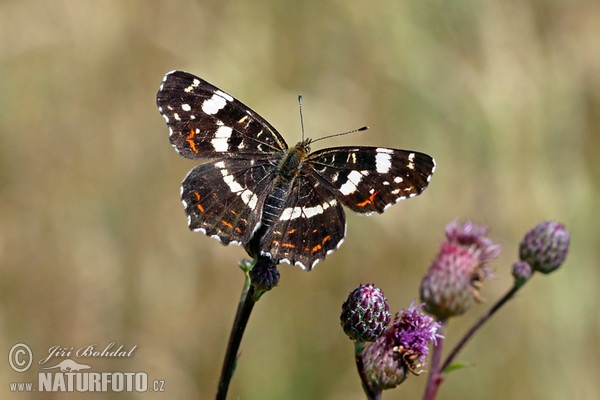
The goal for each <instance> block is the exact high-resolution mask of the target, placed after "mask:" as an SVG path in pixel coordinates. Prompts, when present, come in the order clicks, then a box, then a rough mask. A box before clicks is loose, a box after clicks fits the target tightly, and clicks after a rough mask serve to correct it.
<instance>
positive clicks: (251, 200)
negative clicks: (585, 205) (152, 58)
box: [157, 71, 435, 270]
mask: <svg viewBox="0 0 600 400" xmlns="http://www.w3.org/2000/svg"><path fill="white" fill-rule="evenodd" d="M157 104H158V107H159V110H160V112H161V114H162V115H163V117H164V118H165V120H166V121H167V125H168V127H169V131H170V141H171V144H172V145H173V147H174V148H175V149H176V150H177V151H178V152H179V153H180V154H181V155H183V156H184V157H187V158H191V159H206V160H208V161H207V162H205V163H203V164H200V165H198V166H197V167H195V168H193V169H192V170H191V171H190V172H189V173H188V175H187V176H186V178H185V179H184V181H183V183H182V188H181V199H182V202H183V204H184V207H185V212H186V214H187V216H188V225H189V227H190V229H192V230H194V231H200V232H203V233H205V234H206V235H208V236H210V237H213V238H216V239H218V240H219V241H220V242H221V243H223V244H225V245H228V244H237V245H242V246H244V247H245V248H246V250H248V251H249V253H251V255H253V256H256V255H261V256H264V257H269V258H271V259H272V260H273V261H274V262H275V263H279V262H285V263H289V264H296V265H299V266H300V267H302V268H303V269H306V270H310V269H312V267H313V266H314V265H315V264H316V263H317V262H319V261H322V260H323V259H324V258H325V257H326V256H327V255H328V254H330V253H332V252H333V251H335V250H336V249H337V248H338V247H339V246H340V245H341V243H342V242H343V240H344V237H345V234H346V219H345V214H344V209H343V207H342V205H345V206H347V207H348V208H350V209H351V210H352V211H355V212H358V213H362V214H372V213H382V212H383V211H384V210H385V209H386V208H387V207H389V206H390V205H392V204H395V203H396V202H398V201H399V200H402V199H405V198H409V197H413V196H416V195H418V194H420V193H421V192H422V191H423V190H424V189H425V187H427V184H428V183H429V180H430V178H431V175H432V173H433V171H434V168H435V162H434V161H433V159H432V158H431V157H430V156H428V155H426V154H423V153H419V152H413V151H406V150H397V149H389V148H383V147H361V146H354V147H353V146H347V147H333V148H327V149H323V150H318V151H315V152H312V153H311V151H310V144H311V141H310V139H306V140H303V141H301V142H299V143H298V144H296V145H295V146H293V147H291V148H288V146H287V144H286V143H285V141H284V140H283V138H282V137H281V135H280V134H279V133H278V132H277V131H276V130H275V128H273V127H272V126H271V125H270V124H269V123H268V122H267V121H266V120H264V119H263V118H262V117H260V116H259V115H258V114H256V113H255V112H254V111H252V110H251V109H250V108H248V107H247V106H245V105H244V104H242V103H241V102H239V101H238V100H236V99H235V98H233V97H232V96H230V95H228V94H227V93H225V92H223V91H221V90H220V89H218V88H217V87H215V86H213V85H211V84H210V83H208V82H206V81H203V80H202V79H200V78H198V77H196V76H194V75H192V74H189V73H186V72H182V71H173V72H170V73H168V74H167V75H166V76H165V78H164V79H163V83H162V85H161V88H160V90H159V92H158V95H157ZM252 253H258V254H252Z"/></svg>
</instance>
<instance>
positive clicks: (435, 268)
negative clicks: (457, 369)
mask: <svg viewBox="0 0 600 400" xmlns="http://www.w3.org/2000/svg"><path fill="white" fill-rule="evenodd" d="M486 231H487V228H486V227H485V226H483V225H475V224H473V223H472V222H466V223H464V224H459V223H458V222H456V221H453V222H451V223H449V224H448V225H447V226H446V241H444V242H442V244H441V248H440V252H439V253H438V255H437V258H436V259H435V260H434V262H433V264H432V265H431V267H430V268H429V271H428V272H427V274H426V275H425V277H424V278H423V281H422V282H421V287H420V295H421V301H423V302H424V303H425V310H426V311H427V312H429V313H430V314H432V315H434V316H436V317H437V318H438V319H439V320H443V319H446V318H449V317H452V316H456V315H460V314H463V313H464V312H465V311H467V309H468V308H469V307H470V306H471V304H472V303H473V301H474V300H477V301H479V300H480V296H479V289H480V288H481V285H482V282H483V280H484V279H486V278H489V277H490V276H491V272H490V269H489V266H488V262H489V261H491V260H492V259H494V258H496V257H497V256H498V254H499V253H500V245H497V244H494V243H493V242H492V240H491V239H489V238H488V237H486V236H485V234H486Z"/></svg>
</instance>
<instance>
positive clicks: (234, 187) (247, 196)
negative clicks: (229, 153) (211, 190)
mask: <svg viewBox="0 0 600 400" xmlns="http://www.w3.org/2000/svg"><path fill="white" fill-rule="evenodd" d="M215 167H217V168H219V169H221V175H223V182H225V183H226V184H227V186H229V190H231V192H232V193H239V196H240V198H241V199H242V201H243V202H244V204H246V205H247V206H248V207H250V209H252V210H254V209H255V208H256V204H257V203H258V197H257V196H256V194H254V193H252V192H251V191H250V190H248V189H244V188H243V187H242V185H240V184H239V183H237V182H236V181H235V180H234V179H233V176H232V175H229V171H227V169H226V168H225V163H224V162H223V161H219V162H217V163H215Z"/></svg>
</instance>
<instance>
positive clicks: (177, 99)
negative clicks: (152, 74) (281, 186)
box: [156, 71, 287, 159]
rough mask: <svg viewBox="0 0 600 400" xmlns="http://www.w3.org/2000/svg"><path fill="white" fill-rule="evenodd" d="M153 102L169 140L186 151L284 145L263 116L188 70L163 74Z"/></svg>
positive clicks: (204, 154) (204, 153)
mask: <svg viewBox="0 0 600 400" xmlns="http://www.w3.org/2000/svg"><path fill="white" fill-rule="evenodd" d="M156 102H157V105H158V109H159V111H160V112H161V114H162V115H163V117H164V118H165V120H166V121H167V125H168V127H169V132H170V135H169V139H170V141H171V144H172V145H173V147H174V148H175V149H176V150H177V151H178V152H179V153H180V154H181V155H183V156H184V157H187V158H193V159H196V158H214V157H223V156H236V157H237V156H244V155H256V154H265V153H273V152H278V151H284V150H286V149H287V145H286V143H285V141H284V140H283V138H282V137H281V135H280V134H279V133H278V132H277V130H276V129H275V128H273V127H272V126H271V124H269V123H268V122H267V121H266V120H265V119H264V118H262V117H261V116H260V115H258V114H257V113H255V112H254V111H252V110H251V109H250V108H249V107H247V106H245V105H244V104H243V103H242V102H240V101H239V100H236V99H235V98H233V97H232V96H230V95H229V94H227V93H225V92H223V91H222V90H220V89H219V88H217V87H216V86H213V85H211V84H210V83H208V82H206V81H204V80H202V79H200V78H198V77H196V76H194V75H192V74H189V73H187V72H183V71H172V72H169V73H168V74H166V75H165V77H164V79H163V83H162V85H161V87H160V90H159V91H158V95H157V100H156Z"/></svg>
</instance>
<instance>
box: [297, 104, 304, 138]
mask: <svg viewBox="0 0 600 400" xmlns="http://www.w3.org/2000/svg"><path fill="white" fill-rule="evenodd" d="M298 106H299V107H300V127H301V128H302V141H303V142H304V116H303V115H302V95H301V94H300V95H298Z"/></svg>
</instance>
